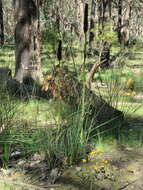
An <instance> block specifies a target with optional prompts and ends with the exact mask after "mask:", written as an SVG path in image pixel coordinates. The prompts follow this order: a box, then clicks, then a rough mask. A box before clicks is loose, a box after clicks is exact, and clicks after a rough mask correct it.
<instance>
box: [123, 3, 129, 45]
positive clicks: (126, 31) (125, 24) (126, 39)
mask: <svg viewBox="0 0 143 190" xmlns="http://www.w3.org/2000/svg"><path fill="white" fill-rule="evenodd" d="M130 17H131V5H130V1H128V2H127V4H126V8H125V14H124V17H123V27H122V44H123V45H124V46H128V45H129V40H130Z"/></svg>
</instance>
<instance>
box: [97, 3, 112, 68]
mask: <svg viewBox="0 0 143 190" xmlns="http://www.w3.org/2000/svg"><path fill="white" fill-rule="evenodd" d="M110 19H111V0H101V1H100V3H99V25H100V31H99V32H101V33H102V32H103V31H104V30H105V29H106V28H105V27H106V23H107V22H109V21H110ZM102 46H103V48H102V52H101V56H100V62H101V63H102V64H101V66H100V67H101V68H106V67H109V65H110V44H109V43H108V42H106V41H105V40H103V41H102Z"/></svg>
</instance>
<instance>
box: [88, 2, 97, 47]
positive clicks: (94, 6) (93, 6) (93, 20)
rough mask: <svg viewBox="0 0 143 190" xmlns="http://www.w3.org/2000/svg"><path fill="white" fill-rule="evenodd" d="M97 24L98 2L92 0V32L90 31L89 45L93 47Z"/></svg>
mask: <svg viewBox="0 0 143 190" xmlns="http://www.w3.org/2000/svg"><path fill="white" fill-rule="evenodd" d="M95 25H96V2H95V0H92V3H91V18H90V32H89V46H90V48H91V49H92V48H93V41H94V36H95V35H94V32H93V31H92V30H94V28H95Z"/></svg>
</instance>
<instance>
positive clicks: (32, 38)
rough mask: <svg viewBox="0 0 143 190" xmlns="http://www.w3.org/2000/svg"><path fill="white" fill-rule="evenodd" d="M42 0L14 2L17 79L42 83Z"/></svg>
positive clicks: (21, 81) (19, 0)
mask: <svg viewBox="0 0 143 190" xmlns="http://www.w3.org/2000/svg"><path fill="white" fill-rule="evenodd" d="M40 5H41V2H40V0H14V10H15V58H16V67H15V79H16V80H17V81H18V82H20V83H25V81H35V82H38V83H42V81H43V75H42V72H41V61H40V23H39V7H40Z"/></svg>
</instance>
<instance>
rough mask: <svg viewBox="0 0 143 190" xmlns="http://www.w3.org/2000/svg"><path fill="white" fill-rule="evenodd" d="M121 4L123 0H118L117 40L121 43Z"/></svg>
mask: <svg viewBox="0 0 143 190" xmlns="http://www.w3.org/2000/svg"><path fill="white" fill-rule="evenodd" d="M122 6H123V0H118V29H117V31H118V41H119V43H120V44H121V43H122V34H121V29H122Z"/></svg>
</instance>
